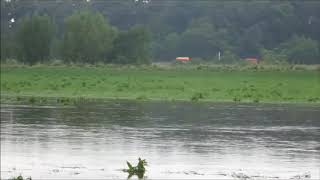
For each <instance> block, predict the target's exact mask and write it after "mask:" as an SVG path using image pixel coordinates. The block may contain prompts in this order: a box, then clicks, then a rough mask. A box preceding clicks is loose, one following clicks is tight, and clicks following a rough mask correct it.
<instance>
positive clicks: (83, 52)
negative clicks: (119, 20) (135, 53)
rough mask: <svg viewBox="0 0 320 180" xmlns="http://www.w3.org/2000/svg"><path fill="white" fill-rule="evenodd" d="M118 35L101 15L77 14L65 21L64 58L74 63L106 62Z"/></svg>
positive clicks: (93, 13) (89, 12)
mask: <svg viewBox="0 0 320 180" xmlns="http://www.w3.org/2000/svg"><path fill="white" fill-rule="evenodd" d="M116 35H117V30H116V29H115V28H114V27H112V26H111V25H110V24H109V23H108V21H107V20H106V19H105V18H104V17H103V16H102V15H101V14H100V13H98V12H92V11H88V10H86V11H78V12H75V13H74V14H73V15H71V16H70V17H68V18H67V19H66V21H65V31H64V36H63V43H62V44H63V45H62V53H63V57H64V59H65V60H66V61H72V62H87V63H95V62H97V61H106V60H107V58H108V57H109V56H110V53H111V50H112V47H113V41H114V39H115V38H116Z"/></svg>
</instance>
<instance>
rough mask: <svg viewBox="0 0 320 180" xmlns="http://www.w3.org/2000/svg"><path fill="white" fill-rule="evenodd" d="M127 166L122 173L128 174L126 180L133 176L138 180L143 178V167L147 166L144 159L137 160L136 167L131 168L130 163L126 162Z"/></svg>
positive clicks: (144, 170) (144, 169)
mask: <svg viewBox="0 0 320 180" xmlns="http://www.w3.org/2000/svg"><path fill="white" fill-rule="evenodd" d="M127 165H128V168H129V169H124V170H123V171H124V172H127V173H129V176H128V179H129V178H131V177H132V176H134V175H137V176H138V178H139V179H141V178H143V177H144V173H145V172H146V168H145V166H147V161H146V160H145V159H143V160H142V159H141V158H139V159H138V164H137V166H132V164H131V163H130V162H128V161H127Z"/></svg>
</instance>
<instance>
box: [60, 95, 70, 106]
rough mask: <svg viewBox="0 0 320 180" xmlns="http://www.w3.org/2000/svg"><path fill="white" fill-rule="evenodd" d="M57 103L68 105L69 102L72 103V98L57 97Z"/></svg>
mask: <svg viewBox="0 0 320 180" xmlns="http://www.w3.org/2000/svg"><path fill="white" fill-rule="evenodd" d="M57 103H59V104H63V105H68V104H70V103H71V99H70V98H65V97H62V98H58V99H57Z"/></svg>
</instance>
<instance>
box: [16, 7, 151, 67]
mask: <svg viewBox="0 0 320 180" xmlns="http://www.w3.org/2000/svg"><path fill="white" fill-rule="evenodd" d="M14 39H15V42H14V43H15V47H13V48H14V49H13V50H14V51H15V52H14V55H13V56H15V57H16V58H17V59H18V60H19V61H21V62H24V63H27V64H35V63H38V62H40V63H44V62H46V61H50V60H51V59H53V58H59V59H63V60H64V61H65V62H66V63H91V64H93V63H97V62H102V63H119V64H128V63H132V64H133V63H136V64H144V63H149V60H150V58H149V57H148V46H149V43H150V34H149V32H148V31H147V30H146V29H145V28H144V27H142V26H134V27H132V28H130V29H129V30H127V31H120V30H118V29H117V28H116V27H114V26H112V25H110V24H109V22H108V20H107V19H106V18H105V17H104V16H102V15H101V14H100V13H99V12H93V11H89V10H83V11H77V12H75V13H74V14H72V15H71V16H69V17H67V18H66V19H65V25H64V33H63V35H62V38H61V39H57V37H56V26H55V22H54V21H53V20H52V18H50V17H49V16H48V15H37V14H33V15H31V16H27V17H24V18H23V19H22V20H21V21H20V22H19V25H18V28H17V32H16V33H15V38H14Z"/></svg>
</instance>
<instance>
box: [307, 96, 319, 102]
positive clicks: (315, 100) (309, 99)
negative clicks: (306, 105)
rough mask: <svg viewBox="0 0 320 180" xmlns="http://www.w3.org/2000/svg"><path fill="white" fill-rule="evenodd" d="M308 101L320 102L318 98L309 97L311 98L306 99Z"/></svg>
mask: <svg viewBox="0 0 320 180" xmlns="http://www.w3.org/2000/svg"><path fill="white" fill-rule="evenodd" d="M308 101H309V102H317V101H320V98H318V97H311V98H308Z"/></svg>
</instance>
